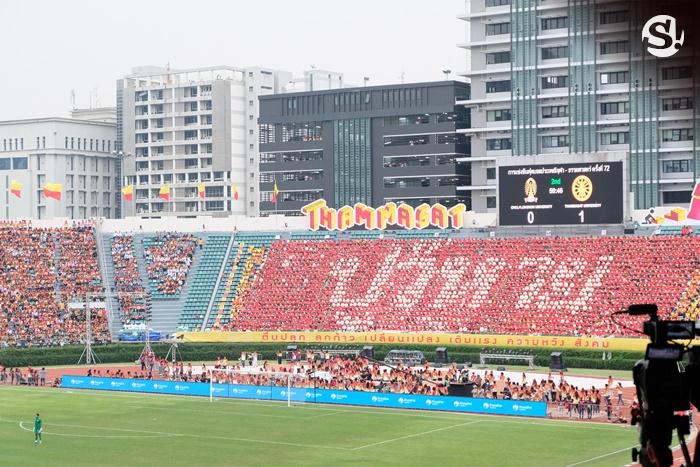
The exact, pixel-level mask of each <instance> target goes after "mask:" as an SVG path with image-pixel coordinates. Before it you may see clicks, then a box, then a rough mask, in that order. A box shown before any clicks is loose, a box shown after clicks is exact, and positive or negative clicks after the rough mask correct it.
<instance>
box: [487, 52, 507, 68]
mask: <svg viewBox="0 0 700 467" xmlns="http://www.w3.org/2000/svg"><path fill="white" fill-rule="evenodd" d="M509 62H510V51H505V52H490V53H487V54H486V64H487V65H495V64H497V63H509Z"/></svg>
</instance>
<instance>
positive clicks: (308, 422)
mask: <svg viewBox="0 0 700 467" xmlns="http://www.w3.org/2000/svg"><path fill="white" fill-rule="evenodd" d="M36 412H40V413H41V416H42V418H43V421H44V442H43V444H42V445H41V446H36V445H35V444H34V441H33V440H34V435H33V433H32V432H31V429H32V421H33V418H34V414H35V413H36ZM636 440H637V431H636V430H635V429H633V428H630V427H625V426H619V425H603V424H592V423H576V422H567V421H550V420H543V419H537V420H534V419H525V418H512V417H493V416H476V415H462V414H450V413H426V412H419V411H402V410H391V409H386V410H383V409H376V408H363V407H338V406H324V405H298V406H293V407H287V406H286V404H280V403H275V402H255V401H236V400H230V399H229V400H221V401H214V402H209V401H208V400H206V399H200V398H192V397H179V396H161V395H140V394H127V393H105V392H98V391H78V390H73V391H69V390H59V389H44V388H20V387H13V386H0V465H1V466H36V465H47V466H49V465H50V466H95V465H115V466H120V467H124V466H154V465H168V466H189V465H211V466H223V465H227V466H267V465H274V466H359V465H362V466H402V467H405V466H447V465H454V466H457V465H459V466H462V465H488V466H510V465H512V466H578V465H581V466H602V465H606V466H610V465H614V466H620V465H624V464H626V463H628V462H630V454H629V448H631V447H632V446H634V445H635V443H636Z"/></svg>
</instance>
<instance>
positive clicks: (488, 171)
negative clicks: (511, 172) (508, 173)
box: [486, 167, 496, 180]
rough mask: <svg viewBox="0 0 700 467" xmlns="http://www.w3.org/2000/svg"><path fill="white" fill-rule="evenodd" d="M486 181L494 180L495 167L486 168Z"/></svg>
mask: <svg viewBox="0 0 700 467" xmlns="http://www.w3.org/2000/svg"><path fill="white" fill-rule="evenodd" d="M486 180H496V167H487V168H486Z"/></svg>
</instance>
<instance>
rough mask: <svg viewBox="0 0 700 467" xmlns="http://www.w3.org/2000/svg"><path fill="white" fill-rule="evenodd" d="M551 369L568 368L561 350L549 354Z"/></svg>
mask: <svg viewBox="0 0 700 467" xmlns="http://www.w3.org/2000/svg"><path fill="white" fill-rule="evenodd" d="M549 369H550V370H562V371H563V370H566V365H564V356H563V355H562V354H561V352H552V353H551V354H549Z"/></svg>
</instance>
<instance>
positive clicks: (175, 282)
mask: <svg viewBox="0 0 700 467" xmlns="http://www.w3.org/2000/svg"><path fill="white" fill-rule="evenodd" d="M196 243H197V242H196V239H195V237H194V236H193V235H186V234H180V233H173V232H171V233H167V234H160V235H155V236H148V237H145V238H144V239H143V246H144V252H145V256H146V264H147V269H148V284H149V289H150V292H151V298H153V299H154V300H163V299H177V298H178V297H179V296H180V291H181V290H182V286H183V285H184V284H185V280H186V279H187V274H188V273H189V270H190V266H191V265H192V259H193V256H194V248H195V245H196Z"/></svg>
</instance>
